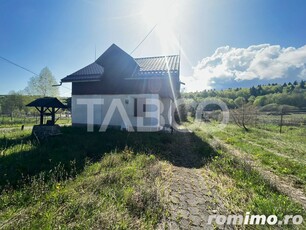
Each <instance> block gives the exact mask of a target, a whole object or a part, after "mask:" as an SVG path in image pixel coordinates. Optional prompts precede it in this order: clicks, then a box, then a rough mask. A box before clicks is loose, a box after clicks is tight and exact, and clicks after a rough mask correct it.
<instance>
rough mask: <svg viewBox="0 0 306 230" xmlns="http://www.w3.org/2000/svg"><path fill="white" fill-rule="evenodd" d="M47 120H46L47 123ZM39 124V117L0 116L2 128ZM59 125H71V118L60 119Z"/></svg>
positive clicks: (0, 126)
mask: <svg viewBox="0 0 306 230" xmlns="http://www.w3.org/2000/svg"><path fill="white" fill-rule="evenodd" d="M46 120H47V118H45V121H44V122H45V123H46ZM38 123H39V117H38V116H37V117H13V118H11V117H9V116H4V115H1V116H0V128H17V127H21V126H22V125H25V126H33V125H35V124H38ZM56 123H57V124H59V125H70V124H71V118H66V117H60V118H59V119H58V120H57V122H56Z"/></svg>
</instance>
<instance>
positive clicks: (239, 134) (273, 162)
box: [213, 125, 306, 191]
mask: <svg viewBox="0 0 306 230" xmlns="http://www.w3.org/2000/svg"><path fill="white" fill-rule="evenodd" d="M233 134H234V135H233ZM213 135H214V136H216V137H218V138H220V139H221V140H223V141H224V142H226V143H227V144H230V145H232V146H234V147H235V148H238V149H240V150H242V151H244V152H245V153H247V154H249V155H250V156H252V157H253V158H254V159H256V160H258V161H259V162H260V163H261V164H262V165H263V166H265V167H266V168H267V169H269V170H271V171H273V172H274V173H276V174H278V175H280V176H284V177H290V179H291V180H293V181H294V183H295V185H296V186H297V187H302V188H303V189H304V191H306V167H305V166H306V156H305V154H306V142H305V139H306V128H305V127H304V128H303V127H286V128H285V130H284V133H282V134H279V133H278V130H277V127H276V126H270V127H268V130H262V129H256V128H252V129H251V130H250V132H244V131H243V130H241V129H239V128H238V127H236V126H234V125H228V126H227V127H226V128H225V129H224V130H219V131H216V132H213Z"/></svg>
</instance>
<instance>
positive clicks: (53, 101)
mask: <svg viewBox="0 0 306 230" xmlns="http://www.w3.org/2000/svg"><path fill="white" fill-rule="evenodd" d="M26 106H28V107H35V108H36V109H37V110H38V112H39V114H40V125H43V123H44V116H51V122H50V123H47V124H49V125H54V124H55V114H56V112H57V111H58V110H60V109H66V108H67V106H66V105H64V104H63V103H62V102H60V101H59V100H58V99H57V98H56V97H43V98H38V99H36V100H35V101H32V102H31V103H29V104H27V105H26Z"/></svg>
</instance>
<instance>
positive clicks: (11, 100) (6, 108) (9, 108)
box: [1, 91, 24, 119]
mask: <svg viewBox="0 0 306 230" xmlns="http://www.w3.org/2000/svg"><path fill="white" fill-rule="evenodd" d="M23 107H24V103H23V96H22V95H21V94H19V93H16V92H14V91H11V92H10V93H9V95H7V96H5V97H4V98H3V100H2V103H1V110H2V111H1V112H2V113H4V114H9V115H10V117H11V119H13V115H14V113H16V112H20V111H21V110H22V109H23Z"/></svg>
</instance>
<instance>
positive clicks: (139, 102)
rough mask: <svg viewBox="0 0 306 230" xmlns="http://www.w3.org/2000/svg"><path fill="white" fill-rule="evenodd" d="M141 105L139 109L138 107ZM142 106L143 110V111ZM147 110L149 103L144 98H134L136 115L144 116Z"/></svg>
mask: <svg viewBox="0 0 306 230" xmlns="http://www.w3.org/2000/svg"><path fill="white" fill-rule="evenodd" d="M138 107H139V109H138ZM141 108H142V111H141ZM146 111H147V105H146V104H145V99H144V98H138V99H137V98H134V117H142V116H144V113H145V112H146Z"/></svg>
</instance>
